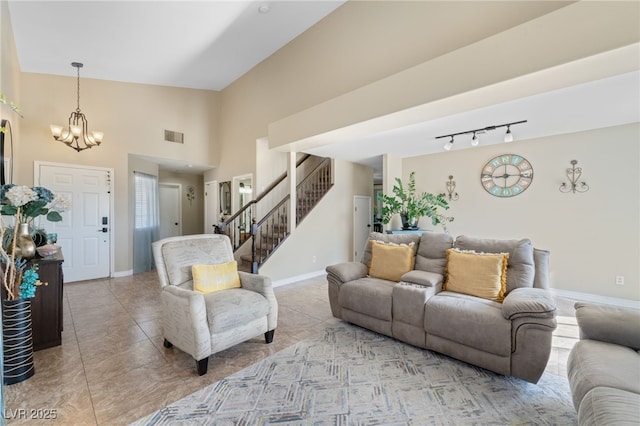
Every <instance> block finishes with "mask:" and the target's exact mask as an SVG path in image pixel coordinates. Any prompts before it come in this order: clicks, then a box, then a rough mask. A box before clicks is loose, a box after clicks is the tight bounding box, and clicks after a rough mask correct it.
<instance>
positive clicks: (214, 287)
mask: <svg viewBox="0 0 640 426" xmlns="http://www.w3.org/2000/svg"><path fill="white" fill-rule="evenodd" d="M191 273H192V274H193V289H194V290H195V291H197V292H199V293H204V294H206V293H213V292H215V291H220V290H226V289H228V288H238V287H240V276H239V275H238V262H236V261H235V260H232V261H231V262H227V263H220V264H217V265H193V266H192V267H191Z"/></svg>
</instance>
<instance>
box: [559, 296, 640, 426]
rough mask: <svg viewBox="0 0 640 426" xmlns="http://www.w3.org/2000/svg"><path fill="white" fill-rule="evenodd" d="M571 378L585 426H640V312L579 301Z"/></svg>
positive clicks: (570, 367)
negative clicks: (578, 332)
mask: <svg viewBox="0 0 640 426" xmlns="http://www.w3.org/2000/svg"><path fill="white" fill-rule="evenodd" d="M575 308H576V320H577V321H578V326H579V327H580V341H579V342H577V343H576V344H575V346H574V347H573V349H571V353H570V354H569V359H568V361H567V375H568V376H569V385H570V386H571V394H572V396H573V404H574V406H575V407H576V410H577V411H578V423H579V424H580V425H637V424H640V353H639V352H638V351H640V310H637V309H629V308H620V307H615V306H606V305H596V304H592V303H584V302H577V303H576V304H575Z"/></svg>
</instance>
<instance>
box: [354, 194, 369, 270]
mask: <svg viewBox="0 0 640 426" xmlns="http://www.w3.org/2000/svg"><path fill="white" fill-rule="evenodd" d="M371 221H372V216H371V197H365V196H361V195H356V196H354V197H353V261H354V262H359V261H360V259H362V253H364V249H365V244H366V243H367V239H368V238H369V233H370V232H371Z"/></svg>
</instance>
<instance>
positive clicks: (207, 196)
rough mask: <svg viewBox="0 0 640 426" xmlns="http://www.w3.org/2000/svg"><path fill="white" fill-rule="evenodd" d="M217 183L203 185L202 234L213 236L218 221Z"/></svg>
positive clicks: (215, 181)
mask: <svg viewBox="0 0 640 426" xmlns="http://www.w3.org/2000/svg"><path fill="white" fill-rule="evenodd" d="M218 204H219V203H218V181H217V180H214V181H211V182H205V184H204V232H205V233H206V234H213V233H215V231H216V226H218V223H219V221H220V219H219V216H218V211H219V210H218V208H219V207H218Z"/></svg>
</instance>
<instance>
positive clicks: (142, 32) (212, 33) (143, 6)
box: [9, 0, 344, 90]
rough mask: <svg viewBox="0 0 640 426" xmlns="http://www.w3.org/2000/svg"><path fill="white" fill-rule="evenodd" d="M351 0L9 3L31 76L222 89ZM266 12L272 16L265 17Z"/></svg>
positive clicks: (22, 57) (23, 64)
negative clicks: (81, 65)
mask: <svg viewBox="0 0 640 426" xmlns="http://www.w3.org/2000/svg"><path fill="white" fill-rule="evenodd" d="M343 3H344V0H340V1H334V0H323V1H318V0H315V1H314V0H296V1H246V0H235V1H211V0H208V1H207V0H199V1H148V0H147V1H92V0H85V1H30V0H26V1H25V0H21V1H20V0H14V1H9V13H10V15H11V23H12V25H13V31H14V35H15V39H16V45H17V49H18V60H19V62H20V69H21V70H22V71H23V72H33V73H44V74H54V75H66V76H75V74H76V70H75V68H72V67H71V62H82V63H84V68H83V69H82V70H81V72H80V76H81V77H88V78H97V79H103V80H114V81H124V82H130V83H146V84H156V85H162V86H175V87H187V88H194V89H210V90H222V89H224V88H225V87H226V86H228V85H229V84H230V83H232V82H233V81H234V80H236V79H237V78H238V77H240V76H241V75H243V74H244V73H246V72H247V71H249V70H250V69H251V68H253V67H254V66H255V65H257V64H258V63H260V62H261V61H263V60H264V59H266V58H267V57H269V56H270V55H271V54H273V53H274V52H275V51H277V50H278V49H280V48H281V47H282V46H284V45H285V44H287V43H288V42H290V41H291V40H293V39H294V38H296V37H297V36H298V35H300V34H301V33H303V32H304V31H305V30H307V29H308V28H309V27H311V26H313V25H314V24H315V23H316V22H318V21H319V20H321V19H322V18H324V17H325V16H326V15H328V14H329V13H331V12H332V11H333V10H335V9H336V8H337V7H339V6H340V5H341V4H343ZM261 8H266V9H267V11H266V13H263V12H261Z"/></svg>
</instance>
